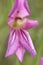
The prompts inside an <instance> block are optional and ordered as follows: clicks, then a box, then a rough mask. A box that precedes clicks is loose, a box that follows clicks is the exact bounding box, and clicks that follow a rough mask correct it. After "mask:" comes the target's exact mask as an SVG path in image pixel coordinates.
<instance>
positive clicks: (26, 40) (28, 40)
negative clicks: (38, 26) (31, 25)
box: [20, 30, 36, 57]
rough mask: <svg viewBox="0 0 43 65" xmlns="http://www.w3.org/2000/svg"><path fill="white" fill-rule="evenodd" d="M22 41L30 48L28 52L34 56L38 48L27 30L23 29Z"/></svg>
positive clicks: (26, 47) (25, 46) (27, 48)
mask: <svg viewBox="0 0 43 65" xmlns="http://www.w3.org/2000/svg"><path fill="white" fill-rule="evenodd" d="M20 42H21V44H22V45H23V46H24V48H25V49H26V50H28V52H30V54H31V55H32V56H34V57H35V56H36V50H35V48H34V45H33V42H32V40H31V37H30V35H29V33H28V32H27V31H25V30H21V35H20Z"/></svg>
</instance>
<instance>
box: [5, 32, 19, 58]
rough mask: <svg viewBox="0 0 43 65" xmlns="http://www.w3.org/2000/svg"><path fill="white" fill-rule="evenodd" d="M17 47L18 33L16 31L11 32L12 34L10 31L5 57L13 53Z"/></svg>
mask: <svg viewBox="0 0 43 65" xmlns="http://www.w3.org/2000/svg"><path fill="white" fill-rule="evenodd" d="M18 47H19V42H18V34H17V33H16V32H13V35H12V31H11V33H10V37H9V42H8V48H7V51H6V54H5V57H8V56H10V55H12V54H14V53H15V52H16V50H17V48H18Z"/></svg>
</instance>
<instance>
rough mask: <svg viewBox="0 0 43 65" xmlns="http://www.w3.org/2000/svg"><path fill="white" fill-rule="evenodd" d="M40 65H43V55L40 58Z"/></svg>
mask: <svg viewBox="0 0 43 65" xmlns="http://www.w3.org/2000/svg"><path fill="white" fill-rule="evenodd" d="M40 65H43V57H41V59H40Z"/></svg>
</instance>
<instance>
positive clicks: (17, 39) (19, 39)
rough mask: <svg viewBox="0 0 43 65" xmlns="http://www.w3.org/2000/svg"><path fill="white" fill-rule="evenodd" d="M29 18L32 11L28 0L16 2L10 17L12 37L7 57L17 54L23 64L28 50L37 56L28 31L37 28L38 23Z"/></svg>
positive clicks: (17, 0)
mask: <svg viewBox="0 0 43 65" xmlns="http://www.w3.org/2000/svg"><path fill="white" fill-rule="evenodd" d="M28 16H30V9H29V7H28V3H27V0H22V1H21V0H15V4H14V7H13V8H12V10H11V12H10V13H9V15H8V17H9V21H8V26H9V28H10V36H9V41H8V48H7V52H6V54H5V57H8V56H10V55H12V54H16V55H17V57H18V59H19V60H20V62H22V61H23V56H24V53H25V52H26V50H27V51H28V52H29V53H30V54H31V55H32V56H33V57H35V56H36V50H35V48H34V45H33V42H32V39H31V37H30V34H29V32H27V30H29V29H31V28H33V27H36V26H37V25H38V21H37V20H30V19H28Z"/></svg>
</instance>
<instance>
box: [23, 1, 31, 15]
mask: <svg viewBox="0 0 43 65" xmlns="http://www.w3.org/2000/svg"><path fill="white" fill-rule="evenodd" d="M24 6H25V8H26V9H27V11H28V13H29V16H30V8H29V5H28V1H27V0H25V2H24Z"/></svg>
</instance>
